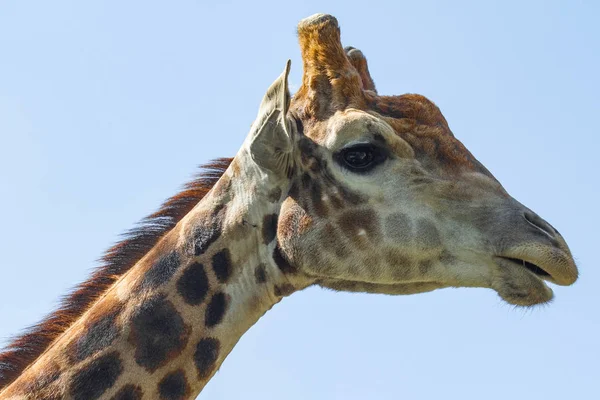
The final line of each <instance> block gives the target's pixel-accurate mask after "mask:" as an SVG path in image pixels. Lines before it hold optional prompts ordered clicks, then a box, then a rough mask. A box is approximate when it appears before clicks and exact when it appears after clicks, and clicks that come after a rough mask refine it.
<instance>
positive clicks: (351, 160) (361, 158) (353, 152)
mask: <svg viewBox="0 0 600 400" xmlns="http://www.w3.org/2000/svg"><path fill="white" fill-rule="evenodd" d="M337 159H338V162H339V163H340V164H342V166H344V167H346V168H348V169H349V170H350V171H353V172H366V171H369V170H371V169H372V168H374V167H375V166H377V165H378V164H381V163H382V162H383V161H384V160H385V154H384V152H383V151H382V150H381V149H380V148H378V147H375V146H373V145H371V144H361V145H356V146H352V147H348V148H346V149H343V150H342V151H341V152H340V153H339V154H338V157H337Z"/></svg>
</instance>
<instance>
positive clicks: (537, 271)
mask: <svg viewBox="0 0 600 400" xmlns="http://www.w3.org/2000/svg"><path fill="white" fill-rule="evenodd" d="M498 257H499V258H502V259H503V260H507V261H510V262H512V263H514V264H518V265H519V266H522V267H524V268H525V269H527V270H528V271H530V272H531V273H533V274H534V275H536V276H538V277H539V278H541V279H543V280H546V281H550V282H554V279H553V278H552V275H550V274H549V273H548V272H546V271H545V270H544V269H543V268H541V267H540V266H538V265H536V264H534V263H532V262H529V261H526V260H523V259H521V258H513V257H503V256H498Z"/></svg>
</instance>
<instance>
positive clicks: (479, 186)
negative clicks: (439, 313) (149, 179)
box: [0, 14, 578, 400]
mask: <svg viewBox="0 0 600 400" xmlns="http://www.w3.org/2000/svg"><path fill="white" fill-rule="evenodd" d="M298 37H299V42H300V48H301V54H302V60H303V77H302V85H301V87H300V89H299V90H298V92H297V93H296V94H295V95H294V97H293V99H292V98H291V96H290V93H289V89H288V82H287V79H288V74H289V71H290V62H289V61H288V62H287V64H286V66H285V69H284V71H283V73H282V74H281V75H280V76H279V78H278V79H277V80H275V82H274V83H273V84H272V85H271V86H270V87H269V89H268V90H267V92H266V94H265V96H264V98H263V100H262V103H261V104H260V107H259V111H258V115H257V118H256V120H255V121H254V123H253V125H252V127H251V129H250V133H249V135H248V137H247V139H246V141H245V142H244V144H243V145H242V147H241V149H240V151H239V152H238V153H237V155H236V156H235V157H234V158H233V159H219V160H216V161H214V162H213V163H211V164H209V165H207V166H206V168H205V170H204V172H203V173H202V174H201V175H200V176H199V177H198V179H196V180H195V181H193V182H191V183H190V184H188V185H187V186H186V187H185V189H184V190H183V191H182V192H181V193H179V194H178V195H176V196H174V197H172V198H171V199H169V200H167V202H166V203H165V204H164V205H163V206H162V208H161V209H160V210H159V211H157V212H156V213H154V214H152V215H150V216H149V217H148V218H147V219H146V220H144V221H143V224H142V226H141V227H140V228H139V229H137V230H134V231H132V232H130V234H129V236H128V237H127V238H126V239H125V240H124V241H123V242H121V243H119V244H117V245H116V246H114V247H113V248H111V249H109V250H108V252H107V253H106V255H105V257H104V265H103V266H101V267H100V268H99V269H98V270H97V271H96V272H95V273H94V274H93V276H92V277H91V278H90V279H89V280H88V281H87V282H84V283H83V284H82V285H80V286H79V287H78V288H77V289H76V290H75V291H74V292H73V293H72V294H71V295H70V296H69V297H67V298H66V300H65V302H64V303H63V304H62V305H61V308H59V309H58V310H57V311H56V312H55V313H54V314H51V315H50V316H49V317H47V318H46V319H45V320H44V321H42V323H40V324H38V325H36V326H34V327H33V328H31V329H30V330H29V331H28V332H26V333H25V335H24V336H22V337H20V338H17V339H15V340H14V342H13V343H11V344H9V346H8V347H7V348H6V349H5V351H4V352H3V353H1V354H0V399H2V400H6V399H11V400H17V399H76V400H79V399H115V400H116V399H121V400H123V399H191V398H195V397H196V396H197V395H198V394H199V393H200V392H201V391H202V389H203V387H204V386H205V385H206V383H207V382H208V381H209V380H210V378H211V377H212V376H213V375H214V374H215V372H216V371H217V370H218V368H219V367H220V365H221V364H222V362H223V360H224V359H225V357H226V356H227V355H228V354H229V353H230V352H231V350H232V349H233V347H234V346H235V344H236V343H237V341H238V340H239V339H240V337H241V336H242V335H243V334H244V332H246V331H247V330H248V329H249V328H250V327H251V326H252V325H253V324H254V323H256V321H258V319H259V318H260V317H261V316H262V315H263V314H264V313H265V312H267V311H268V310H269V309H270V308H271V307H273V306H274V305H275V304H277V303H278V302H279V301H281V300H282V299H283V298H284V297H286V296H289V295H291V294H293V293H294V292H296V291H299V290H302V289H304V288H306V287H308V286H311V285H320V286H322V287H327V288H332V289H335V290H343V291H359V292H369V293H386V294H414V293H421V292H426V291H431V290H435V289H439V288H444V287H484V288H491V289H493V290H495V291H496V292H497V293H498V294H499V296H500V297H501V298H502V299H504V300H505V301H506V302H508V303H510V304H514V305H517V306H533V305H536V304H542V303H546V302H549V301H550V300H551V299H552V297H553V293H552V290H551V289H550V288H549V287H548V286H547V284H546V283H545V282H552V283H555V284H558V285H570V284H573V283H574V282H575V281H576V279H577V275H578V272H577V267H576V265H575V262H574V261H573V257H572V256H571V253H570V251H569V248H568V247H567V244H566V242H565V240H564V239H563V238H562V236H561V235H560V234H559V233H558V231H557V230H556V229H555V228H553V227H552V226H551V225H550V224H549V223H547V222H546V221H544V220H543V219H542V218H541V217H539V216H538V215H537V214H535V213H534V212H533V211H531V210H529V209H528V208H526V207H525V206H523V205H522V204H520V203H519V202H517V201H516V200H515V199H514V198H512V197H511V196H510V195H509V194H508V193H507V192H506V190H505V189H504V188H503V187H502V185H501V184H500V183H499V182H498V181H497V180H496V179H495V178H494V177H493V175H492V174H491V173H490V172H489V171H488V170H487V169H486V168H485V167H484V166H483V165H482V164H480V163H479V162H478V161H477V160H476V159H475V157H474V156H473V155H471V153H470V152H469V151H468V150H467V149H466V148H465V147H464V146H463V145H462V144H461V142H459V141H458V140H457V139H456V138H455V137H454V136H453V134H452V132H451V131H450V129H449V127H448V124H447V122H446V120H445V119H444V117H443V115H442V114H441V112H440V111H439V109H438V108H437V107H436V106H435V105H434V104H433V103H432V102H430V101H429V100H427V99H426V98H425V97H423V96H420V95H415V94H407V95H402V96H380V95H378V93H377V90H376V87H375V84H374V82H373V79H372V78H371V76H370V74H369V70H368V66H367V62H366V58H365V57H364V55H363V54H362V52H361V51H360V50H358V49H355V48H352V47H347V48H343V46H342V44H341V40H340V29H339V26H338V22H337V20H336V19H335V18H334V17H333V16H330V15H325V14H316V15H313V16H311V17H308V18H306V19H304V20H302V21H301V22H300V23H299V24H298Z"/></svg>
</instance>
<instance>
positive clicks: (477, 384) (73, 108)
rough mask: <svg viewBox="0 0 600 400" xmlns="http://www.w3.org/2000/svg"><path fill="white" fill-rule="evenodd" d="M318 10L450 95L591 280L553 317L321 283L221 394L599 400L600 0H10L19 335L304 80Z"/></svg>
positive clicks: (417, 83)
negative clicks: (285, 83) (270, 99)
mask: <svg viewBox="0 0 600 400" xmlns="http://www.w3.org/2000/svg"><path fill="white" fill-rule="evenodd" d="M206 3H213V4H206ZM315 12H326V13H331V14H333V15H335V16H336V17H337V18H338V20H339V22H340V25H341V28H342V41H343V43H344V45H352V46H354V47H357V48H360V49H361V50H362V51H363V52H364V53H365V54H366V56H367V58H368V60H369V65H370V69H371V73H372V75H373V77H374V79H375V82H376V84H377V87H378V89H379V92H380V93H383V94H402V93H407V92H416V93H421V94H424V95H426V96H427V97H429V98H430V99H431V100H433V101H434V102H436V103H437V104H438V105H439V106H440V108H441V110H442V112H443V113H444V115H445V117H446V119H447V120H448V121H449V124H450V127H451V128H452V130H453V132H454V133H455V135H456V136H457V137H458V138H459V139H460V140H461V141H462V142H463V143H464V144H465V145H466V146H467V147H468V148H469V149H470V150H471V151H472V152H473V153H474V154H475V156H476V157H477V158H478V159H479V160H480V161H481V162H482V163H483V164H484V165H486V166H487V167H488V169H490V170H491V171H492V173H493V174H494V175H495V176H496V177H497V178H498V179H499V180H500V181H501V182H502V183H503V185H504V186H505V187H506V189H507V190H508V191H509V192H510V193H511V194H512V195H513V196H514V197H515V198H517V199H518V200H519V201H520V202H522V203H523V204H525V205H527V206H528V207H530V208H532V209H533V210H535V211H536V212H537V213H539V214H540V215H541V216H542V217H544V218H545V219H547V220H548V221H550V222H551V223H552V224H553V225H554V226H556V227H557V228H558V229H559V230H560V231H561V232H562V234H563V235H564V237H565V238H566V239H567V242H568V243H569V245H570V247H571V249H572V251H573V253H574V255H575V257H576V259H577V260H578V263H579V267H580V271H581V277H580V280H579V281H578V282H577V283H576V284H575V285H574V286H572V287H567V288H563V287H555V288H554V289H555V293H556V299H555V301H554V302H553V304H551V305H550V306H548V307H538V308H535V309H533V310H523V309H514V308H513V307H512V306H508V305H506V304H504V303H502V301H501V300H500V299H499V298H498V296H497V295H496V294H495V293H494V292H492V291H490V290H483V289H445V290H441V291H436V292H433V293H428V294H421V295H416V296H405V297H388V296H380V295H360V294H342V293H333V292H330V291H325V290H322V289H318V288H312V289H308V290H306V291H304V292H301V293H298V294H295V295H293V296H292V297H290V298H288V299H286V300H284V301H283V302H281V303H280V304H278V305H277V306H275V307H274V309H273V310H271V311H270V312H269V313H267V314H266V316H265V317H263V319H261V320H260V321H259V322H258V324H257V325H255V326H254V327H253V328H252V329H251V330H250V331H249V332H248V333H247V334H246V335H245V336H244V337H243V338H242V340H241V341H240V343H239V344H238V346H237V347H236V348H235V349H234V351H233V353H232V354H231V355H230V357H229V358H228V359H227V360H226V361H225V363H224V364H223V366H222V368H221V370H220V372H219V373H218V374H217V376H216V377H215V378H214V379H213V381H211V383H210V384H209V385H208V387H207V388H206V389H205V391H204V392H203V393H202V395H201V396H200V398H201V399H232V398H241V397H242V396H243V398H245V399H263V400H264V399H282V398H283V399H290V400H293V399H306V398H310V399H345V400H352V399H365V398H377V399H399V398H402V399H434V398H445V399H462V400H465V399H481V398H485V399H488V400H494V399H506V398H513V399H541V398H544V399H546V400H550V399H565V398H573V399H591V398H596V397H597V396H598V395H599V393H598V392H599V391H600V389H598V377H599V376H600V365H599V360H600V346H599V344H598V338H599V337H600V313H599V312H598V308H599V306H600V301H599V300H598V290H597V288H596V286H595V285H597V284H598V282H599V281H600V279H599V278H600V273H599V271H598V261H597V257H596V256H594V253H593V252H594V251H596V250H597V249H598V245H597V241H598V239H597V229H596V227H597V226H598V224H600V218H599V213H598V208H597V205H598V198H599V195H600V189H599V187H598V186H599V185H598V182H599V178H598V173H599V172H600V168H598V158H597V147H598V145H599V144H600V140H599V139H598V136H599V134H600V132H599V129H598V115H599V113H600V100H599V93H600V79H599V77H598V71H600V60H599V58H600V25H599V24H598V23H597V20H598V17H600V3H598V2H592V1H588V2H584V1H527V2H522V1H497V2H496V1H485V2H482V1H457V0H453V1H447V2H441V1H418V2H416V1H410V2H405V1H389V2H364V1H363V2H352V1H343V2H324V1H304V2H298V1H296V2H281V1H279V2H260V4H257V2H242V1H223V2H220V3H219V4H216V2H201V1H191V0H187V1H183V0H182V1H176V2H159V1H128V2H121V1H102V2H100V1H95V2H91V1H87V2H82V1H62V0H56V1H53V2H42V1H37V2H25V1H5V2H2V3H1V5H0V60H1V61H0V185H1V188H2V189H1V193H2V195H1V196H0V209H2V210H4V212H3V217H2V220H3V227H4V229H2V230H1V232H0V251H1V252H2V255H3V259H2V262H1V264H0V265H1V266H0V271H1V278H0V281H1V282H2V289H1V290H0V321H2V322H0V338H1V339H0V340H5V339H6V338H7V337H9V336H11V335H13V334H16V333H17V332H19V330H20V329H22V328H24V327H25V326H27V325H30V324H32V323H34V322H36V321H38V320H39V319H40V318H41V317H42V316H43V315H44V314H45V313H47V312H49V311H50V310H51V309H52V308H53V307H54V305H55V304H56V301H57V300H58V299H59V297H60V296H61V295H62V294H64V293H65V292H66V291H67V290H68V288H70V287H72V286H73V285H75V284H76V283H78V282H80V281H81V280H83V279H85V277H86V276H87V275H88V273H89V271H90V269H91V268H92V267H93V266H94V265H95V260H96V259H97V258H98V257H99V256H100V255H101V253H102V252H103V251H104V249H106V248H107V247H108V246H109V245H110V244H111V243H113V242H114V241H115V240H117V238H118V234H119V233H120V232H123V231H124V230H126V229H128V228H130V227H132V225H133V224H134V223H135V221H137V220H139V219H140V218H141V217H143V216H144V215H146V214H148V213H149V212H151V211H152V210H154V209H155V208H156V207H157V206H158V205H159V204H160V202H161V201H162V200H163V199H165V198H166V197H168V196H169V195H171V194H173V193H175V192H176V191H177V190H178V188H179V187H180V185H181V184H182V183H183V182H185V181H186V180H187V179H188V178H189V177H190V176H191V175H192V174H193V172H194V171H195V166H196V165H197V164H200V163H203V162H206V161H207V160H209V159H212V158H216V157H220V156H232V155H234V154H235V153H236V152H237V150H238V148H239V146H240V145H241V143H242V141H243V140H244V138H245V136H246V133H247V131H248V128H249V126H250V124H251V122H252V120H253V118H254V116H255V113H256V110H257V108H258V105H259V103H260V100H261V98H262V95H263V93H264V91H265V90H266V89H267V87H268V86H269V85H270V83H271V82H272V81H273V80H274V79H275V78H276V77H277V76H278V75H279V74H280V72H281V70H282V69H283V66H284V64H285V61H286V60H287V59H288V58H291V59H292V73H291V83H292V87H294V85H295V87H297V86H298V84H299V82H300V77H301V61H300V54H299V49H298V45H297V42H296V36H295V27H296V24H297V22H298V21H299V20H300V19H302V18H304V17H306V16H308V15H311V14H313V13H315ZM0 343H2V342H0Z"/></svg>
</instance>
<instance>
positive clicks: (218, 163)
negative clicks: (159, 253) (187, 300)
mask: <svg viewBox="0 0 600 400" xmlns="http://www.w3.org/2000/svg"><path fill="white" fill-rule="evenodd" d="M231 161H232V159H231V158H219V159H216V160H213V161H211V162H209V163H208V164H205V165H202V166H200V171H199V172H198V173H197V174H196V176H195V177H194V179H193V180H192V181H190V182H188V183H187V184H185V185H184V187H183V190H182V191H181V192H179V193H178V194H176V195H175V196H173V197H171V198H169V199H167V200H166V201H165V202H164V203H163V204H162V205H161V207H160V208H159V209H158V211H156V212H154V213H153V214H150V215H149V216H147V217H145V218H144V219H142V220H141V221H140V222H139V223H138V224H137V226H136V227H135V228H133V229H130V230H128V231H127V232H125V233H124V234H122V240H121V241H120V242H118V243H116V244H115V245H113V246H112V247H111V248H109V249H108V250H107V251H106V252H105V253H104V255H103V256H102V258H100V260H99V261H100V266H98V267H97V268H96V269H95V271H94V272H93V273H92V274H91V276H90V278H89V279H88V280H86V281H84V282H83V283H81V284H79V285H78V286H76V287H75V288H74V289H73V290H72V291H71V293H69V294H67V295H66V296H64V297H63V298H62V300H61V302H60V304H59V306H58V308H57V309H56V310H55V311H54V312H52V313H51V314H49V315H47V316H46V317H45V318H44V319H43V320H42V321H41V322H39V323H37V324H35V325H33V326H31V327H29V328H27V329H26V330H25V331H24V332H23V333H22V334H21V335H20V336H17V337H15V338H13V339H12V341H11V342H10V343H9V344H8V345H7V346H6V347H5V348H4V349H3V350H2V352H0V390H2V389H3V388H4V387H6V386H8V385H9V384H10V383H12V382H13V381H14V380H15V379H16V378H17V377H18V376H19V375H20V374H21V373H22V372H23V371H24V370H25V369H26V368H27V367H28V366H29V365H31V364H32V363H33V362H34V361H35V360H36V359H37V358H38V357H39V356H40V355H41V354H42V353H43V352H44V351H46V349H47V348H48V347H49V346H50V344H52V342H53V341H54V340H55V339H56V338H57V337H58V336H60V335H61V334H62V333H63V332H65V331H66V330H67V329H68V328H69V326H71V325H72V324H73V323H74V322H75V321H76V320H77V319H78V318H79V317H80V316H81V315H83V313H84V312H85V311H86V310H87V309H88V308H89V307H90V306H91V305H92V304H93V303H94V301H96V299H98V298H99V297H100V296H101V295H102V294H103V293H104V292H105V291H106V290H107V289H108V288H109V287H110V286H111V285H112V284H113V283H114V282H115V281H116V280H117V279H119V277H120V276H122V275H123V274H125V273H126V272H127V271H128V270H129V269H131V268H132V267H133V266H134V265H135V264H136V263H137V262H138V261H139V260H140V259H141V258H142V257H143V256H144V255H145V254H146V253H147V252H148V251H150V250H151V249H152V248H153V247H154V246H155V245H156V243H158V241H159V240H160V238H161V237H162V236H163V235H164V234H165V233H167V232H169V231H170V230H171V229H173V227H174V226H175V225H176V224H177V223H178V222H179V221H180V220H181V219H182V218H183V217H184V216H185V215H186V214H187V213H188V212H190V211H191V209H192V208H193V207H194V206H195V205H196V204H197V203H198V202H199V201H200V200H202V198H203V197H204V196H205V195H206V194H207V193H208V192H209V191H210V189H211V188H212V187H213V186H214V185H215V184H216V183H217V181H218V180H219V178H221V176H222V175H223V173H224V172H225V170H226V169H227V168H228V167H229V164H230V163H231Z"/></svg>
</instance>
